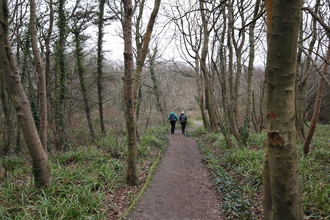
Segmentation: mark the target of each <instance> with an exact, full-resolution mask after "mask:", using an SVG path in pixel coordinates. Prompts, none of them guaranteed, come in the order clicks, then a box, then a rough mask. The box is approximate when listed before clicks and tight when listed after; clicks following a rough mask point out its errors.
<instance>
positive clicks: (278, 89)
mask: <svg viewBox="0 0 330 220" xmlns="http://www.w3.org/2000/svg"><path fill="white" fill-rule="evenodd" d="M301 6H302V1H301V0H292V1H286V0H274V2H273V8H272V10H271V11H272V14H271V18H272V22H271V23H270V24H271V26H270V29H269V30H268V31H269V32H268V37H269V38H268V40H269V42H268V52H267V66H266V78H267V117H266V118H267V150H266V152H267V151H269V154H268V153H266V163H265V170H264V179H265V180H266V181H265V182H264V199H265V200H264V205H265V209H264V213H265V219H266V220H267V219H273V220H274V219H278V220H279V219H281V220H282V219H288V220H289V219H290V220H295V219H296V220H301V219H304V214H303V209H302V198H301V197H302V196H301V192H300V181H299V164H298V156H297V146H296V128H295V75H296V59H297V46H298V30H299V26H300V22H301ZM267 12H268V10H267ZM268 16H270V14H268V15H267V18H268ZM267 164H268V165H269V169H267ZM268 173H269V176H268ZM267 184H268V185H267ZM265 196H271V206H270V204H268V201H270V198H265ZM268 213H271V214H270V215H269V214H268Z"/></svg>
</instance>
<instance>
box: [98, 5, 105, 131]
mask: <svg viewBox="0 0 330 220" xmlns="http://www.w3.org/2000/svg"><path fill="white" fill-rule="evenodd" d="M104 4H105V0H100V4H99V14H98V40H97V92H98V99H99V113H100V124H101V131H102V134H105V125H104V115H103V96H102V90H103V84H102V80H103V77H102V75H103V74H102V73H103V70H102V68H103V49H102V47H103V35H104V34H103V26H104V19H103V15H104Z"/></svg>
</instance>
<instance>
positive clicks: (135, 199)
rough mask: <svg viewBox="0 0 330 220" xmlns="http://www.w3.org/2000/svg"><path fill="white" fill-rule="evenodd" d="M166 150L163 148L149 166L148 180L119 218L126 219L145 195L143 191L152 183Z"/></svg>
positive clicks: (120, 219)
mask: <svg viewBox="0 0 330 220" xmlns="http://www.w3.org/2000/svg"><path fill="white" fill-rule="evenodd" d="M165 149H166V148H165ZM164 151H165V150H161V151H160V152H159V153H158V156H157V159H156V161H155V162H154V163H153V164H152V165H151V167H150V168H149V174H148V176H147V179H146V182H145V183H144V185H143V186H142V188H141V190H140V192H139V194H138V195H137V196H136V197H135V198H134V199H133V201H132V203H131V204H130V206H129V207H128V208H127V209H126V211H125V212H124V213H123V215H122V216H121V217H120V218H119V219H118V220H124V219H126V216H127V215H128V214H129V213H130V212H131V211H132V210H133V209H134V208H135V205H136V203H137V202H138V200H139V199H140V198H141V196H142V195H143V193H144V192H145V191H146V189H147V187H148V186H149V185H150V183H151V180H152V178H153V174H154V173H155V171H156V169H157V167H158V163H159V161H160V159H161V158H162V156H163V153H164Z"/></svg>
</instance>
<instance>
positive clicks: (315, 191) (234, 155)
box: [189, 125, 330, 219]
mask: <svg viewBox="0 0 330 220" xmlns="http://www.w3.org/2000/svg"><path fill="white" fill-rule="evenodd" d="M328 130H329V126H325V125H318V127H317V131H316V133H315V135H314V138H313V141H312V144H311V152H310V153H309V155H308V157H307V158H306V157H304V155H303V149H302V144H301V143H298V145H297V147H298V152H299V153H298V156H299V165H300V179H301V191H302V197H303V208H304V213H305V216H306V219H330V206H329V204H330V152H329V149H328V148H329V136H328ZM189 134H190V135H192V136H194V137H198V140H199V141H198V144H199V147H200V150H201V152H202V154H203V160H204V162H205V163H206V164H207V166H208V168H209V169H210V172H211V176H212V179H213V182H214V185H215V186H216V188H217V190H218V192H219V194H220V197H221V198H222V200H223V201H222V203H221V210H222V211H223V213H224V214H225V215H226V216H227V217H228V219H262V218H263V217H262V216H263V214H262V212H263V211H262V171H263V162H264V154H265V146H266V134H265V133H250V135H249V138H248V140H247V146H246V147H243V146H240V147H236V148H233V149H228V148H227V147H226V145H225V140H224V137H223V136H222V135H221V134H214V133H209V132H207V131H206V130H205V129H203V128H201V127H200V128H198V129H196V130H195V131H193V132H190V133H189Z"/></svg>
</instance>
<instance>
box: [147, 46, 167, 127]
mask: <svg viewBox="0 0 330 220" xmlns="http://www.w3.org/2000/svg"><path fill="white" fill-rule="evenodd" d="M149 55H150V56H149V72H150V78H151V81H152V83H153V90H154V95H155V98H156V107H157V110H158V111H159V112H160V114H161V116H162V124H163V125H165V121H167V120H166V115H165V112H164V109H163V106H162V103H161V101H160V96H161V93H162V91H161V89H160V88H159V82H158V80H157V78H156V74H155V59H156V55H157V48H155V50H154V53H153V54H150V53H149Z"/></svg>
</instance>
